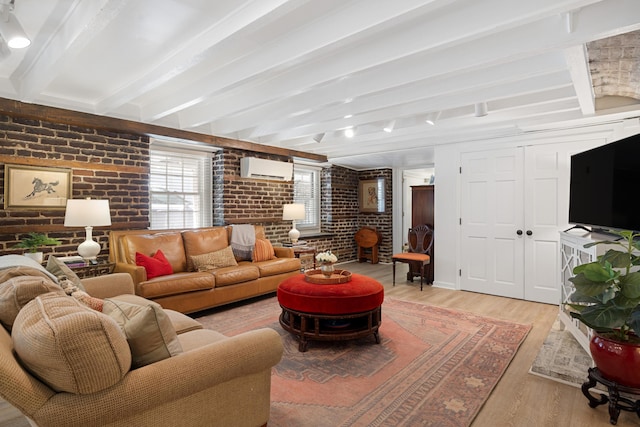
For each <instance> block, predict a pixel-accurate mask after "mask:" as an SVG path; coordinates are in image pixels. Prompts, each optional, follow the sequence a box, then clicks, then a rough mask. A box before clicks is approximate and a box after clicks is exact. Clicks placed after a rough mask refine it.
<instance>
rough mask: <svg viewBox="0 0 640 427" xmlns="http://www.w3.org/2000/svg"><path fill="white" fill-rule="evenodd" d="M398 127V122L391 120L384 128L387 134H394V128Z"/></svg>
mask: <svg viewBox="0 0 640 427" xmlns="http://www.w3.org/2000/svg"><path fill="white" fill-rule="evenodd" d="M395 126H396V121H395V120H391V121H389V123H387V125H386V126H385V127H384V128H383V130H384V131H385V132H387V133H390V132H393V128H394V127H395Z"/></svg>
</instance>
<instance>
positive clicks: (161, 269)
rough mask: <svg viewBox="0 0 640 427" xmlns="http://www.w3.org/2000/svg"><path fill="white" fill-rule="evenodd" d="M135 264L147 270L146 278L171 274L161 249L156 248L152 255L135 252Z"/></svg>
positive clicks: (171, 270)
mask: <svg viewBox="0 0 640 427" xmlns="http://www.w3.org/2000/svg"><path fill="white" fill-rule="evenodd" d="M136 265H138V266H141V267H144V269H145V270H146V271H147V279H153V278H154V277H159V276H166V275H168V274H173V269H172V268H171V264H169V261H168V260H167V258H166V257H165V256H164V254H163V253H162V249H158V250H157V251H156V253H155V254H153V256H147V255H145V254H141V253H140V252H136Z"/></svg>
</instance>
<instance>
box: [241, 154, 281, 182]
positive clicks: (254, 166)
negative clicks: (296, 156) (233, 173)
mask: <svg viewBox="0 0 640 427" xmlns="http://www.w3.org/2000/svg"><path fill="white" fill-rule="evenodd" d="M240 176H241V177H242V178H258V179H272V180H276V181H291V180H292V179H293V163H287V162H278V161H276V160H267V159H259V158H257V157H244V158H242V159H240Z"/></svg>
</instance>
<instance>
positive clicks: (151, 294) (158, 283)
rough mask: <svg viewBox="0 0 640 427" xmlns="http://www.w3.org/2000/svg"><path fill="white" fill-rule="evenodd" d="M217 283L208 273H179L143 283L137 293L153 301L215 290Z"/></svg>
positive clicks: (138, 287) (139, 285)
mask: <svg viewBox="0 0 640 427" xmlns="http://www.w3.org/2000/svg"><path fill="white" fill-rule="evenodd" d="M215 283H216V281H215V278H214V277H213V276H212V275H211V274H210V273H207V272H197V271H196V272H191V273H177V274H170V275H168V276H160V277H155V278H153V279H151V280H147V281H146V282H141V283H139V284H138V286H137V289H136V293H137V294H138V295H140V296H141V297H144V298H149V299H153V298H159V297H166V296H169V295H176V294H183V293H185V292H192V291H203V290H207V289H213V287H214V285H215Z"/></svg>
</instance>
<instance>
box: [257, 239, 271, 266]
mask: <svg viewBox="0 0 640 427" xmlns="http://www.w3.org/2000/svg"><path fill="white" fill-rule="evenodd" d="M275 257H276V253H275V251H274V250H273V246H272V245H271V242H270V241H269V240H267V239H256V244H255V246H254V247H253V261H254V262H260V261H268V260H270V259H274V258H275Z"/></svg>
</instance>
